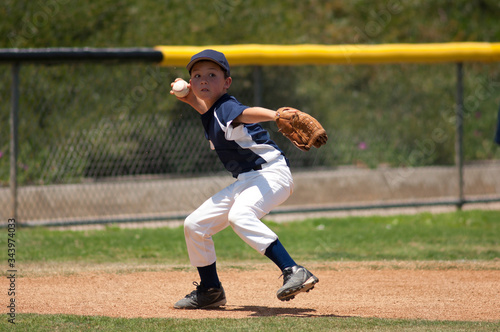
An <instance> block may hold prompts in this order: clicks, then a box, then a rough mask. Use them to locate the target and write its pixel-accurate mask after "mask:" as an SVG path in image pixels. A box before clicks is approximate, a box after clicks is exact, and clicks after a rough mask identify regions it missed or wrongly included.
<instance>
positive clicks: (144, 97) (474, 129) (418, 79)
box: [0, 63, 500, 224]
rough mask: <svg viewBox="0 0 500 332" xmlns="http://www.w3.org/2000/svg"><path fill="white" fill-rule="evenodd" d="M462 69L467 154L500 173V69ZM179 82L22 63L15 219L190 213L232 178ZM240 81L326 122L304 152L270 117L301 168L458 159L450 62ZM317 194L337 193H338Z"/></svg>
mask: <svg viewBox="0 0 500 332" xmlns="http://www.w3.org/2000/svg"><path fill="white" fill-rule="evenodd" d="M2 69H3V70H2V72H1V74H0V75H1V76H0V84H1V89H0V90H1V92H0V93H1V100H2V103H1V105H0V107H1V109H0V119H1V123H0V219H1V221H2V222H3V221H6V220H7V219H8V218H9V217H10V216H11V211H12V209H11V204H12V197H11V190H10V189H9V155H10V146H9V142H10V137H9V112H10V103H9V101H10V100H11V96H10V90H11V87H12V76H11V70H10V67H9V66H2ZM464 72H465V76H464V91H465V92H464V107H465V113H464V117H463V118H464V122H465V126H464V128H465V130H464V142H465V151H464V154H465V160H466V162H467V163H469V164H470V163H475V164H477V163H479V162H484V161H488V163H489V164H490V165H491V164H492V163H493V164H495V165H496V164H497V162H498V160H500V153H499V151H498V148H497V147H496V146H495V145H494V143H493V135H494V129H495V124H496V115H497V110H498V104H499V102H500V99H499V96H500V68H499V66H498V64H475V63H473V64H467V65H465V66H464ZM176 77H183V78H187V77H186V71H185V69H184V68H165V67H158V66H155V65H145V64H127V65H124V64H122V65H103V64H89V63H86V64H82V63H78V64H76V63H75V64H61V65H51V66H47V65H43V66H42V65H22V66H21V67H20V74H19V79H20V82H19V95H20V101H19V110H20V112H19V156H18V165H17V167H18V178H17V183H18V186H19V189H18V200H17V203H18V209H17V210H18V211H17V218H18V220H19V221H20V222H21V223H22V222H24V223H28V222H29V223H32V224H44V223H47V222H53V223H54V222H64V223H71V222H81V223H93V222H111V221H126V220H155V219H158V220H160V219H161V220H163V219H169V218H181V217H182V216H184V215H185V214H187V213H189V212H190V211H191V210H192V209H194V208H196V207H197V206H198V205H199V204H201V203H202V202H203V201H204V200H205V199H206V198H208V197H209V196H210V195H212V194H213V193H215V192H217V191H218V190H220V189H221V188H222V187H223V186H225V185H227V184H229V183H230V182H231V181H232V178H231V176H230V175H229V174H228V173H227V172H226V171H225V170H224V169H223V167H222V165H221V163H220V162H219V161H218V159H217V155H216V154H215V152H214V151H211V150H210V148H209V144H208V141H207V140H206V139H205V137H204V133H203V128H202V126H201V123H200V120H199V118H198V115H197V113H196V112H195V111H194V110H192V109H190V107H189V106H187V105H185V104H183V103H181V102H179V101H177V100H176V99H175V98H174V97H172V96H170V95H169V90H170V82H172V81H173V80H174V79H175V78H176ZM232 77H233V84H232V86H231V89H230V94H232V95H234V96H236V97H237V98H238V99H239V100H240V101H241V102H242V103H243V104H246V105H259V106H264V107H268V108H272V109H276V108H278V107H281V106H293V107H296V108H299V109H302V110H304V111H306V112H309V113H311V114H313V115H314V116H315V117H317V118H318V119H319V120H320V122H322V123H323V124H324V125H325V129H326V130H327V132H328V134H329V138H330V140H329V143H328V144H327V145H326V146H325V147H322V148H321V149H319V150H317V149H313V150H311V151H310V152H308V153H304V152H302V151H300V150H298V149H296V148H295V147H293V146H292V144H291V143H290V142H288V141H287V140H286V139H285V138H284V137H283V136H282V135H281V134H280V133H278V132H277V130H276V126H275V125H274V124H273V123H266V124H264V126H265V127H266V128H267V129H268V130H269V131H270V132H271V136H272V138H273V139H274V140H276V141H277V143H278V145H279V146H280V147H281V148H282V149H283V150H284V152H285V154H286V155H287V156H288V157H289V159H290V160H291V167H292V171H293V172H294V173H296V174H302V173H309V174H314V173H317V172H320V171H321V172H336V171H337V170H339V169H345V168H349V169H354V170H356V169H362V170H387V169H394V170H395V172H399V174H403V173H404V172H402V171H401V169H406V170H408V169H413V168H416V167H453V165H454V164H455V125H456V116H455V115H456V114H455V112H456V82H457V77H456V72H455V65H454V64H439V65H436V64H433V65H429V64H421V65H417V64H404V65H403V64H402V65H370V66H361V65H359V66H273V67H251V66H246V67H235V68H234V69H232ZM404 180H406V179H405V178H404V177H401V181H404ZM447 181H453V182H454V181H455V180H454V179H447ZM495 181H496V180H495ZM476 182H477V183H482V182H481V181H476ZM353 185H356V186H360V185H361V186H362V184H359V183H356V184H353ZM471 188H472V187H471ZM471 190H472V189H471ZM473 192H474V194H475V195H483V196H485V195H486V196H487V195H498V194H499V193H500V187H499V185H498V184H497V183H496V182H491V183H490V184H489V185H483V187H482V189H481V187H480V188H479V189H478V188H476V187H474V189H473ZM317 195H323V196H324V195H328V190H326V191H325V190H318V191H317ZM410 198H411V197H410ZM310 200H311V201H315V200H316V201H318V200H320V199H315V198H314V197H310Z"/></svg>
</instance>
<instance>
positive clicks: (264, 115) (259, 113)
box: [233, 107, 276, 124]
mask: <svg viewBox="0 0 500 332" xmlns="http://www.w3.org/2000/svg"><path fill="white" fill-rule="evenodd" d="M275 119H276V111H273V110H270V109H268V108H264V107H249V108H247V109H245V110H244V111H243V113H241V114H240V115H239V116H238V117H237V118H236V119H234V121H233V122H234V123H236V124H238V123H258V122H267V121H275Z"/></svg>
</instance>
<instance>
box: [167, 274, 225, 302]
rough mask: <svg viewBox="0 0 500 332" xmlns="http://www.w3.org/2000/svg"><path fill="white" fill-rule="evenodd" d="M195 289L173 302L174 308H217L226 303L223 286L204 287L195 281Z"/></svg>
mask: <svg viewBox="0 0 500 332" xmlns="http://www.w3.org/2000/svg"><path fill="white" fill-rule="evenodd" d="M193 285H195V286H196V289H195V290H194V291H192V292H191V293H190V294H188V295H186V297H184V298H183V299H180V300H179V301H177V303H176V304H174V308H176V309H207V308H217V307H220V306H223V305H225V304H226V294H225V293H224V288H222V285H220V288H205V287H203V286H202V285H199V284H198V283H197V282H196V281H195V282H193Z"/></svg>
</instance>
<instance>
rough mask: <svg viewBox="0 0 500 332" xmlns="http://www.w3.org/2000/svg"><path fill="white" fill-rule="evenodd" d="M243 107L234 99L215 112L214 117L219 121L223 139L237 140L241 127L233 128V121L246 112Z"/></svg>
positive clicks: (245, 107)
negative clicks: (223, 135)
mask: <svg viewBox="0 0 500 332" xmlns="http://www.w3.org/2000/svg"><path fill="white" fill-rule="evenodd" d="M247 108H248V106H245V105H243V104H241V103H240V102H238V101H237V100H235V99H230V100H228V101H226V102H225V103H223V104H222V105H221V107H219V108H218V109H217V111H216V117H217V120H218V121H219V123H220V125H221V128H222V130H223V131H224V134H225V137H226V139H227V140H229V141H234V140H236V139H238V138H239V137H240V136H241V135H242V134H243V132H242V129H243V126H242V125H240V126H236V127H234V126H233V121H234V119H236V118H237V117H238V116H240V115H241V113H243V111H244V110H246V109H247Z"/></svg>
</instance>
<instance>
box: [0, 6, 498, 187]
mask: <svg viewBox="0 0 500 332" xmlns="http://www.w3.org/2000/svg"><path fill="white" fill-rule="evenodd" d="M0 17H1V20H0V34H1V35H2V36H5V38H2V39H1V40H0V47H2V48H43V47H153V46H156V45H218V44H242V43H262V44H301V43H311V44H316V43H317V44H380V43H434V42H452V41H457V42H462V41H481V42H483V41H484V42H497V41H499V40H500V23H499V22H500V21H499V20H498V17H500V4H499V3H498V1H496V0H457V1H452V0H437V1H424V0H414V1H410V0H373V1H368V0H352V1H340V0H334V1H301V2H292V1H282V0H281V1H272V2H269V1H262V0H251V1H242V0H235V1H229V0H217V1H202V2H201V1H194V0H183V1H180V0H174V1H165V2H157V1H152V0H142V1H137V0H136V1H134V0H102V1H93V2H90V3H87V2H77V1H70V0H49V1H41V0H39V1H14V0H6V1H4V5H3V6H2V7H1V8H0ZM2 68H4V70H2V71H1V72H0V98H1V101H2V102H1V104H0V154H1V156H0V185H2V184H3V185H5V184H7V183H8V169H9V168H8V158H7V156H8V152H9V143H8V142H9V135H8V133H9V127H8V119H9V109H10V103H9V102H10V84H11V77H10V70H9V67H8V66H2ZM455 70H456V69H455V65H454V64H432V65H428V64H406V65H400V64H391V65H378V66H300V67H293V66H292V67H271V68H266V69H265V70H263V73H262V75H263V80H264V86H263V90H264V91H266V93H265V95H264V97H263V101H262V103H263V106H266V107H269V108H276V107H279V106H283V105H293V106H296V107H298V108H302V109H304V110H306V111H310V112H313V113H314V115H316V116H317V117H318V118H319V119H320V121H322V123H324V125H325V127H327V128H328V129H329V133H330V137H331V142H332V144H330V146H329V147H327V148H326V149H325V150H324V151H325V152H324V155H328V156H329V157H328V158H326V159H325V160H321V161H320V162H319V164H320V165H322V166H327V167H331V166H336V165H339V164H355V163H359V162H361V163H363V164H366V165H368V166H370V167H377V166H378V165H380V164H389V165H391V166H395V167H397V166H424V165H443V164H452V163H453V162H454V144H453V142H454V126H455V123H454V102H455V82H456V72H455ZM464 72H465V96H464V97H465V102H466V105H465V106H466V109H465V112H466V118H465V121H466V125H465V143H466V148H465V156H466V159H467V160H484V159H498V158H500V153H499V151H498V148H497V147H495V146H494V144H493V142H492V137H493V134H494V129H495V123H496V114H497V113H496V110H497V109H498V104H499V102H500V97H499V96H500V68H499V65H498V63H492V64H480V63H471V64H466V65H465V66H464ZM178 76H183V77H185V76H186V73H185V70H184V68H157V67H155V66H152V65H143V64H142V65H141V64H137V65H126V66H111V68H110V66H103V65H92V64H78V65H62V66H49V67H47V66H32V65H28V66H23V67H22V68H21V76H20V77H21V96H22V99H21V105H20V107H21V109H22V113H21V117H20V156H19V167H20V183H22V184H24V183H43V181H42V180H40V179H41V177H42V176H41V174H42V173H44V172H47V170H44V169H43V168H44V161H45V160H46V159H47V158H48V156H49V155H50V151H49V149H50V147H51V146H53V145H55V144H62V146H64V142H65V141H66V140H67V139H68V137H71V135H72V134H73V133H75V132H81V131H85V130H92V129H95V128H99V126H98V125H97V126H96V123H99V122H100V121H109V122H116V121H118V120H120V121H121V120H123V119H130V121H134V120H135V119H137V117H141V116H148V115H156V114H161V115H162V116H164V117H165V119H167V120H168V121H169V122H170V123H171V124H176V123H178V121H180V120H182V119H185V118H189V117H192V112H191V111H190V110H189V109H188V108H186V107H185V106H183V105H179V103H177V102H176V101H175V100H173V99H172V98H168V90H169V88H170V86H169V83H170V81H171V80H173V79H174V78H175V77H178ZM147 78H150V79H151V78H152V81H150V82H153V84H154V87H152V88H151V90H147V92H148V93H147V94H146V95H145V96H140V98H135V99H134V92H136V91H137V87H143V88H144V86H145V84H146V81H145V79H147ZM233 79H234V82H235V83H234V84H233V86H232V88H231V91H230V92H231V93H232V94H233V95H235V96H237V97H238V99H240V101H242V102H243V103H246V104H251V103H252V102H253V99H252V97H251V96H252V94H253V87H252V80H253V71H252V68H248V67H240V68H235V69H234V70H233ZM134 89H135V90H134ZM136 97H137V96H136ZM89 128H90V129H89ZM106 135H112V133H106ZM201 135H202V134H201ZM61 142H62V143H61ZM98 143H99V142H97V143H96V144H97V145H99V144H98ZM138 144H139V143H138V142H137V141H134V142H130V143H128V145H126V146H125V145H124V146H121V147H120V148H117V149H115V150H113V151H107V153H108V154H114V155H116V156H115V158H116V160H118V161H119V160H123V159H126V158H127V154H131V153H132V152H134V151H135V150H137V149H139V148H138ZM358 144H367V146H368V148H367V149H365V148H359V145H358ZM134 153H136V152H134ZM312 158H316V157H312ZM83 162H84V163H88V162H89V161H88V160H84V161H83ZM305 164H307V162H305ZM87 166H88V165H87ZM87 166H85V165H84V166H78V167H87ZM75 167H76V166H75ZM44 181H47V182H54V181H55V180H53V179H51V178H50V177H49V178H48V179H47V180H44Z"/></svg>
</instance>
